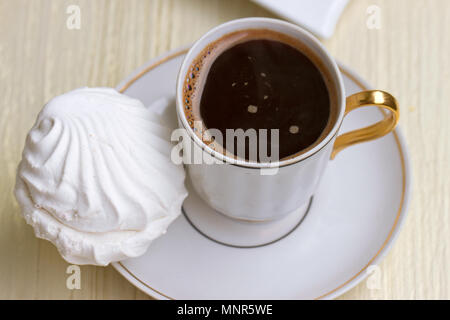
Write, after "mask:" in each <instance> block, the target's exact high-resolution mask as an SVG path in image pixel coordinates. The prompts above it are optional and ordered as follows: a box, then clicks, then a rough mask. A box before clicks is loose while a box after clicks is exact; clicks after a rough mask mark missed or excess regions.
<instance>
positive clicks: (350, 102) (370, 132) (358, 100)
mask: <svg viewBox="0 0 450 320" xmlns="http://www.w3.org/2000/svg"><path fill="white" fill-rule="evenodd" d="M346 101H347V102H346V108H345V116H346V115H347V114H348V113H349V112H351V111H353V110H355V109H358V108H361V107H365V106H377V107H379V108H384V109H386V110H389V111H390V115H388V116H385V117H384V119H383V120H381V121H380V122H378V123H375V124H373V125H371V126H368V127H366V128H362V129H358V130H355V131H351V132H347V133H344V134H343V135H341V136H338V137H337V138H336V141H335V143H334V147H333V152H332V154H331V159H334V157H336V155H337V154H338V153H339V152H340V151H341V150H343V149H345V148H347V147H349V146H352V145H354V144H357V143H361V142H366V141H370V140H374V139H378V138H381V137H383V136H385V135H386V134H388V133H390V132H391V131H392V130H394V129H395V126H396V125H397V123H398V119H399V117H400V111H399V110H398V103H397V100H395V98H394V97H393V96H392V95H391V94H390V93H387V92H385V91H381V90H368V91H363V92H358V93H355V94H353V95H351V96H349V97H347V99H346Z"/></svg>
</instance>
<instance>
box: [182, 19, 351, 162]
mask: <svg viewBox="0 0 450 320" xmlns="http://www.w3.org/2000/svg"><path fill="white" fill-rule="evenodd" d="M245 29H269V30H273V31H275V32H279V33H283V34H286V35H288V36H290V37H292V38H295V39H297V40H298V41H300V42H302V43H303V44H304V45H305V46H306V47H307V48H308V50H310V51H311V52H312V53H313V54H314V56H315V58H316V59H318V60H319V61H320V63H321V64H322V66H323V68H325V69H326V70H327V74H328V75H329V77H330V78H331V79H330V80H331V85H332V86H334V92H335V93H336V94H335V97H334V98H335V99H336V102H335V103H336V110H337V114H336V116H335V118H334V119H335V120H334V124H333V125H332V127H331V130H330V131H329V132H328V134H327V135H326V136H325V137H322V139H321V141H320V142H318V143H317V144H316V145H315V146H314V148H312V149H310V150H308V151H307V152H305V153H302V154H300V155H298V156H296V157H291V158H288V159H282V160H280V161H278V162H276V163H264V162H262V163H260V162H249V161H245V160H242V159H234V158H231V157H229V156H226V155H223V154H221V153H218V152H215V151H214V150H213V149H212V148H210V147H209V146H208V145H206V144H205V143H204V142H203V141H202V140H201V139H200V138H199V137H198V136H197V135H196V134H195V133H194V132H193V130H192V128H191V126H190V125H189V124H188V121H187V119H186V117H185V113H184V110H183V105H184V104H183V101H182V99H183V86H184V79H185V77H186V75H187V73H188V72H189V68H190V66H191V64H192V62H193V61H194V59H196V57H197V56H198V55H199V54H200V53H201V52H202V51H203V49H204V48H205V47H207V46H208V45H209V44H211V43H212V42H214V41H216V40H218V39H220V38H222V37H223V36H225V35H227V34H229V33H232V32H235V31H239V30H245ZM176 92H177V97H176V102H177V114H178V118H179V122H180V124H181V125H182V127H183V128H184V129H185V130H187V132H188V134H189V137H190V138H191V139H193V140H194V142H195V143H196V144H198V145H199V146H200V147H201V148H202V149H203V150H204V151H205V152H208V153H209V154H210V155H211V156H213V157H215V158H218V159H219V160H221V161H223V162H225V163H230V164H234V165H239V166H243V167H253V168H270V167H282V166H285V165H288V164H292V163H295V162H299V161H302V160H304V159H306V158H309V157H310V156H312V155H313V154H315V153H316V152H318V151H319V150H321V149H322V148H323V147H324V146H325V145H327V144H328V143H330V141H332V140H333V138H334V137H335V135H336V134H337V131H338V130H339V127H340V124H341V123H342V120H343V117H344V112H345V93H344V85H343V80H342V76H341V73H340V71H339V68H338V67H337V65H336V63H335V61H334V59H333V58H332V57H331V55H330V54H329V53H328V52H327V50H326V48H325V47H324V46H323V45H322V44H321V43H320V41H319V40H317V39H316V38H315V37H314V36H313V35H311V34H310V33H309V32H308V31H306V30H304V29H302V28H301V27H298V26H296V25H294V24H291V23H288V22H285V21H282V20H277V19H269V18H244V19H238V20H233V21H230V22H227V23H224V24H222V25H219V26H217V27H215V28H213V29H211V30H210V31H209V32H207V33H206V34H205V35H204V36H203V37H201V38H200V39H199V40H198V41H197V42H195V44H194V45H193V46H192V48H191V49H190V50H189V52H188V53H187V55H186V57H185V59H184V61H183V63H182V66H181V68H180V71H179V74H178V79H177V91H176Z"/></svg>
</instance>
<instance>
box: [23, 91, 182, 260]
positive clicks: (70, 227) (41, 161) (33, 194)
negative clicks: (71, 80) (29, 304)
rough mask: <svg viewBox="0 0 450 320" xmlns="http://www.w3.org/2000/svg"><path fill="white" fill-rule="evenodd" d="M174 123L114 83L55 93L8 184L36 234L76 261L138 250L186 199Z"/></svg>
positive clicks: (139, 252) (118, 256) (125, 255)
mask: <svg viewBox="0 0 450 320" xmlns="http://www.w3.org/2000/svg"><path fill="white" fill-rule="evenodd" d="M172 129H173V128H171V127H170V126H169V125H168V124H164V121H163V118H162V117H161V116H160V115H159V114H156V113H155V112H152V111H150V110H149V109H147V108H145V107H144V105H143V104H142V103H141V102H140V101H139V100H136V99H132V98H129V97H127V96H126V95H123V94H120V93H118V92H117V91H116V90H114V89H110V88H81V89H77V90H74V91H71V92H68V93H66V94H64V95H61V96H58V97H55V98H53V99H52V100H51V101H50V102H48V103H47V104H46V105H45V106H44V108H43V110H42V111H41V112H40V113H39V115H38V118H37V120H36V123H35V124H34V126H33V127H32V129H31V131H30V132H29V134H28V136H27V139H26V143H25V148H24V150H23V154H22V161H21V162H20V164H19V168H18V172H17V181H16V188H15V195H16V198H17V200H18V202H19V204H20V206H21V209H22V214H23V216H24V217H25V219H26V221H27V223H28V224H30V225H31V226H33V228H34V231H35V234H36V236H37V237H40V238H43V239H47V240H49V241H51V242H52V243H53V244H54V245H55V246H56V247H57V248H58V251H59V252H60V253H61V255H62V256H63V257H64V259H66V260H67V261H68V262H70V263H75V264H95V265H107V264H109V263H110V262H113V261H119V260H123V259H126V258H129V257H137V256H139V255H142V254H143V253H144V252H145V251H146V250H147V248H148V246H149V244H150V242H151V241H152V240H154V239H155V238H157V237H159V236H160V235H162V234H163V233H165V231H166V229H167V227H168V226H169V224H170V223H171V222H172V221H173V220H174V219H175V218H176V217H177V216H178V215H179V214H180V213H181V205H182V203H183V200H184V199H185V197H186V196H187V191H186V189H185V186H184V178H185V172H184V169H183V167H182V166H181V165H175V164H174V163H173V162H172V161H170V152H171V148H172V144H171V142H170V134H171V131H172Z"/></svg>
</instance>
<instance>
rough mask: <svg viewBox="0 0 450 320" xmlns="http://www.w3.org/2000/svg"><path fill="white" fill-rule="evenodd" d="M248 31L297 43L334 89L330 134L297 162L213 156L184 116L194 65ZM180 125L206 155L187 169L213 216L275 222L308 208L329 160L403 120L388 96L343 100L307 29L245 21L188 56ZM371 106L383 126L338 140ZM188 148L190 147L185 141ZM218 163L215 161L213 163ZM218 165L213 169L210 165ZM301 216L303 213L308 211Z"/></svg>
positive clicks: (217, 31) (335, 75)
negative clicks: (212, 47) (210, 49)
mask: <svg viewBox="0 0 450 320" xmlns="http://www.w3.org/2000/svg"><path fill="white" fill-rule="evenodd" d="M245 29H269V30H273V31H276V32H279V33H283V34H286V35H288V36H290V37H293V38H295V39H298V40H299V41H300V42H302V43H303V44H304V45H305V46H307V48H308V49H309V50H311V51H312V52H313V53H314V55H315V56H316V58H318V59H320V61H321V63H322V65H323V66H324V67H325V68H326V69H327V71H328V74H329V75H330V76H331V78H332V79H331V82H332V85H333V86H335V92H336V97H335V99H336V105H337V116H336V117H335V119H336V120H335V123H334V124H333V126H332V128H331V130H330V131H329V133H328V134H327V135H326V136H325V137H323V138H322V140H321V141H320V142H319V143H318V144H316V145H315V146H314V147H313V148H312V149H310V150H308V151H307V152H305V153H302V154H300V155H299V156H296V157H292V158H289V159H286V160H281V161H277V162H272V163H258V162H248V161H245V160H242V159H235V158H232V157H229V156H226V155H224V154H222V153H218V152H216V151H214V150H213V149H212V148H211V147H209V146H208V145H206V144H205V143H204V142H203V141H202V139H200V138H199V137H198V136H197V135H196V134H195V133H194V131H193V130H192V128H191V126H190V125H189V123H188V121H187V119H186V116H185V113H184V110H183V108H184V103H183V88H184V86H185V83H184V81H185V77H186V75H187V74H188V72H189V67H190V66H191V64H192V62H193V61H194V59H195V58H196V57H197V56H198V55H199V53H200V52H202V50H203V49H204V48H205V47H207V46H208V45H209V44H211V43H212V42H214V41H216V40H218V39H220V38H222V37H223V36H225V35H227V34H229V33H232V32H235V31H239V30H245ZM176 92H177V97H176V102H177V114H178V120H179V125H180V127H181V128H183V129H185V130H186V132H187V136H188V137H189V138H190V139H188V140H190V141H189V146H193V148H194V149H195V150H194V153H199V154H201V155H202V158H203V159H206V160H207V161H202V163H200V164H186V166H187V170H188V172H189V176H190V179H191V183H192V185H193V187H194V189H195V190H196V192H197V193H198V194H199V196H200V197H201V198H202V199H203V200H204V201H205V202H206V203H207V204H209V205H210V206H211V207H212V208H214V209H215V210H217V211H219V212H221V213H223V214H225V215H227V216H229V217H231V218H235V219H241V220H250V221H271V220H274V219H278V218H281V217H283V216H284V215H286V214H288V213H290V212H294V211H296V212H298V211H299V209H300V211H302V210H301V209H302V208H304V209H305V210H306V207H307V206H308V204H309V201H310V199H311V197H312V196H313V195H314V192H315V191H316V189H317V186H318V184H319V181H320V178H321V176H322V175H323V172H324V169H325V167H326V166H327V164H328V161H329V160H330V158H331V159H332V158H334V156H335V155H336V154H337V153H338V152H339V151H341V150H342V149H344V148H345V147H348V146H350V145H353V144H356V143H360V142H365V141H369V140H372V139H376V138H379V137H382V136H384V135H385V134H387V133H389V132H391V131H392V130H393V129H394V128H395V126H396V124H397V122H398V117H399V111H398V107H397V102H396V100H395V98H394V97H392V96H391V95H390V94H389V93H387V92H384V91H379V90H371V91H364V92H360V93H357V94H354V95H352V96H350V97H347V98H346V97H345V91H344V83H343V80H342V76H341V73H340V71H339V68H338V67H337V65H336V62H335V61H334V59H333V58H332V57H331V55H330V54H329V53H328V52H327V50H326V49H325V47H324V46H323V45H322V44H321V43H320V42H319V41H318V40H317V39H316V38H315V37H314V36H312V35H311V34H310V33H309V32H307V31H305V30H304V29H302V28H300V27H298V26H296V25H293V24H290V23H287V22H284V21H281V20H276V19H268V18H245V19H239V20H233V21H230V22H227V23H224V24H222V25H220V26H218V27H216V28H214V29H212V30H210V31H209V32H208V33H206V34H205V35H204V36H203V37H202V38H201V39H200V40H198V41H197V42H196V43H195V44H194V45H193V47H192V48H191V49H190V50H189V52H188V53H187V55H186V57H185V59H184V61H183V64H182V66H181V69H180V71H179V75H178V80H177V91H176ZM367 105H373V106H378V107H381V108H384V109H387V110H388V111H390V112H389V113H387V115H386V117H385V118H384V119H383V120H381V121H380V122H378V123H376V124H374V125H372V126H369V127H367V128H362V129H359V130H355V131H352V132H349V133H345V134H343V135H341V136H339V137H337V134H338V131H339V128H340V126H341V124H342V121H343V119H344V116H345V115H346V114H347V113H348V112H350V111H352V110H354V109H356V108H359V107H362V106H367ZM184 143H185V148H186V147H187V143H188V141H184ZM211 160H215V161H211ZM212 162H214V163H213V164H211V163H212ZM305 210H303V211H305Z"/></svg>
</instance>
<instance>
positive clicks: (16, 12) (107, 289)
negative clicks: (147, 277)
mask: <svg viewBox="0 0 450 320" xmlns="http://www.w3.org/2000/svg"><path fill="white" fill-rule="evenodd" d="M71 4H75V5H78V6H79V7H80V9H81V25H80V27H81V28H80V29H79V30H69V29H68V28H67V27H66V20H67V18H68V16H69V15H68V14H67V13H66V9H67V7H68V6H69V5H71ZM371 5H376V6H378V7H377V8H379V13H380V17H381V20H380V29H372V28H368V19H370V17H373V16H371V14H368V13H367V10H368V8H369V7H370V6H371ZM247 16H268V17H274V15H272V14H271V13H270V12H268V11H266V10H264V9H262V8H260V7H258V6H256V5H255V4H253V3H252V2H249V1H245V0H227V1H224V0H223V1H221V0H159V1H156V0H155V1H144V0H119V1H115V0H110V1H108V0H90V1H89V0H86V1H81V0H71V1H62V0H42V1H41V0H29V1H25V0H14V1H12V0H0V298H4V299H116V298H122V299H147V298H149V297H147V296H146V295H145V294H143V293H142V292H140V291H139V290H137V289H135V288H134V287H133V286H132V285H131V284H129V283H128V282H127V280H125V279H124V278H122V277H121V276H120V275H119V274H118V273H117V272H116V271H115V270H114V269H113V268H112V267H106V268H101V267H93V266H82V267H81V289H80V290H68V289H67V288H66V279H67V277H68V275H67V274H66V268H67V267H68V265H69V264H68V263H66V262H65V261H64V260H63V259H62V258H61V257H60V256H59V255H58V253H57V251H56V249H55V247H54V246H53V245H52V244H50V243H49V242H47V241H43V240H38V239H37V238H35V237H34V234H33V232H32V229H31V227H29V226H28V225H26V223H25V221H24V220H23V219H22V218H21V216H20V215H19V208H18V205H17V203H16V201H15V199H14V196H13V186H14V181H15V170H16V167H17V164H18V162H19V160H20V155H21V151H22V148H23V145H24V140H25V136H26V133H27V131H28V130H29V128H30V127H31V126H32V124H33V122H34V119H35V117H36V115H37V113H38V112H39V110H40V109H41V107H42V105H43V104H44V103H45V102H46V101H48V100H49V99H50V98H51V97H53V96H55V95H58V94H61V93H63V92H66V91H69V90H71V89H74V88H77V87H81V86H86V85H88V86H110V87H114V86H116V85H117V83H118V82H119V81H121V80H122V79H123V78H124V77H126V76H127V75H128V74H130V73H131V72H132V71H133V70H134V69H135V68H137V67H139V66H140V65H142V64H143V63H145V62H146V61H147V60H149V59H151V58H154V57H156V56H158V55H160V54H163V53H164V52H166V51H167V50H170V49H174V48H177V47H179V46H182V45H185V44H188V43H191V42H193V41H195V40H196V39H198V38H199V37H200V36H201V35H202V34H203V33H205V32H206V31H207V30H209V29H210V28H211V27H213V26H215V25H218V24H220V23H222V22H225V21H228V20H231V19H236V18H240V17H247ZM449 17H450V1H448V0H396V1H389V0H383V1H382V0H351V1H350V3H349V5H348V7H347V8H346V9H345V11H344V13H343V16H342V18H341V20H340V22H339V23H338V26H337V29H336V32H335V34H334V36H333V37H332V39H329V40H326V41H324V44H325V45H326V47H327V48H328V49H329V50H330V52H331V53H332V54H333V55H334V56H335V57H336V58H337V59H338V60H339V61H341V62H343V63H344V64H346V65H348V66H351V67H352V68H354V69H355V70H357V71H358V72H359V73H360V74H361V75H362V76H363V77H364V78H366V79H367V80H368V81H369V82H370V83H372V84H373V85H375V86H376V87H378V88H380V89H384V90H387V91H389V92H392V93H393V94H394V95H395V96H397V97H398V100H399V102H400V105H401V112H402V114H401V120H400V126H401V128H402V130H403V132H404V133H405V136H406V139H407V143H408V145H409V151H410V155H411V158H412V159H411V163H412V170H413V197H412V201H411V204H410V209H409V215H408V218H407V221H406V223H405V225H404V228H403V230H402V232H401V234H400V236H399V238H398V240H397V242H396V243H395V245H394V247H393V248H392V250H391V251H390V253H389V254H388V255H387V257H386V258H385V259H384V261H383V262H382V263H381V264H380V268H381V269H380V270H381V273H380V274H381V282H380V286H379V288H378V289H369V288H368V287H370V286H368V285H367V283H366V281H363V282H362V283H361V284H359V285H358V286H357V287H356V288H354V289H352V290H350V291H349V292H347V293H346V294H344V295H343V296H342V297H341V298H343V299H373V298H378V299H437V298H443V299H449V298H450V243H449V242H450V241H449V240H450V230H449V226H450V184H449V179H450V166H449V159H450V142H449V141H450V140H449V138H450V105H449V99H448V98H447V99H445V97H446V96H448V93H449V92H450V60H449V58H450V18H449ZM369 22H370V21H369ZM369 25H370V23H369Z"/></svg>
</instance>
